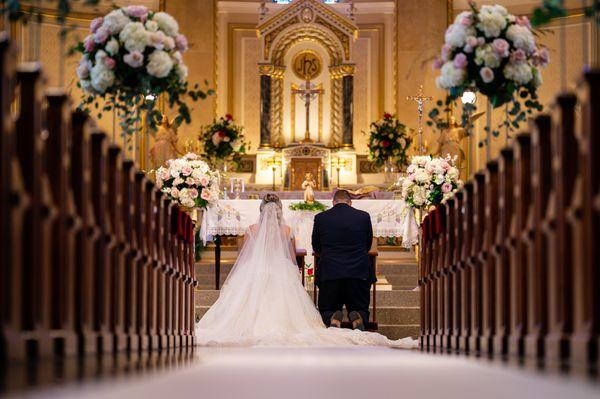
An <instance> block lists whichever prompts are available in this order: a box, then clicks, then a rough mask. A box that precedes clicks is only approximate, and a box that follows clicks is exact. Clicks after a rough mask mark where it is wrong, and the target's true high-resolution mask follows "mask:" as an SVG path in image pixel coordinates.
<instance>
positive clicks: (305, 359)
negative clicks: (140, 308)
mask: <svg viewBox="0 0 600 399" xmlns="http://www.w3.org/2000/svg"><path fill="white" fill-rule="evenodd" d="M149 363H151V362H148V364H149ZM158 363H160V362H156V361H154V364H158ZM145 370H146V371H147V372H139V373H138V372H132V371H131V370H130V372H127V373H114V372H109V373H108V375H105V376H103V377H96V378H89V377H88V378H80V379H79V380H78V381H76V382H70V383H64V384H60V385H53V386H50V387H48V386H45V387H44V388H37V389H32V390H26V391H20V392H19V393H18V394H15V393H13V394H12V395H10V396H8V397H12V398H22V397H28V398H44V399H51V398H61V399H62V398H78V399H87V398H127V399H133V398H143V399H154V398H169V399H174V398H261V399H262V398H302V399H306V398H341V397H343V398H369V399H371V398H372V399H375V398H377V399H384V398H415V399H417V398H418V399H423V398H439V399H442V398H443V399H449V398H460V399H469V398H478V399H481V398H485V399H493V398H511V399H515V398H544V399H551V398H568V399H575V398H595V399H598V398H600V384H599V383H598V381H594V380H590V379H587V378H583V377H574V376H572V375H571V376H568V377H567V376H564V375H560V374H554V373H548V372H546V373H540V372H538V371H535V370H526V369H520V368H519V367H518V366H514V365H511V366H509V365H507V364H505V363H502V362H493V363H490V362H489V361H485V360H478V359H473V358H466V357H462V356H441V355H428V354H423V353H421V352H419V351H408V350H395V349H387V348H350V349H342V348H321V349H316V348H315V349H299V348H298V349H291V348H253V349H244V348H228V349H223V348H200V349H198V350H197V351H196V352H195V353H194V354H193V355H190V356H189V357H187V358H185V359H183V360H181V359H179V360H178V361H168V362H162V366H161V367H157V369H154V370H152V368H149V367H147V368H146V369H145ZM91 374H92V377H93V375H94V374H98V373H96V372H92V373H91ZM98 375H99V374H98Z"/></svg>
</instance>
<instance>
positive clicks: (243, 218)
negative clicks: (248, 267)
mask: <svg viewBox="0 0 600 399" xmlns="http://www.w3.org/2000/svg"><path fill="white" fill-rule="evenodd" d="M281 202H282V204H283V217H284V219H285V222H286V223H287V224H288V225H289V226H290V227H291V228H292V229H293V231H294V235H295V237H296V246H297V247H298V248H303V249H306V250H307V252H308V253H309V254H312V246H311V243H310V238H311V233H312V226H313V220H314V216H315V214H316V212H312V211H293V210H291V209H290V205H291V204H292V203H295V202H298V201H295V200H282V201H281ZM260 203H261V200H222V201H219V203H218V204H217V205H215V206H214V207H212V208H209V209H208V210H206V211H205V212H204V214H203V218H202V224H201V236H202V239H203V240H207V239H210V238H211V237H213V236H223V235H244V233H245V232H246V229H248V226H250V225H251V224H254V223H257V222H258V219H259V207H260ZM352 206H353V207H354V208H356V209H360V210H362V211H365V212H368V213H369V215H371V224H372V225H373V236H374V237H397V238H402V245H403V246H404V247H405V248H410V247H412V246H413V245H415V244H417V242H418V225H417V221H416V220H415V216H414V213H413V212H412V210H411V209H410V207H408V206H407V205H406V204H405V203H404V201H402V200H367V199H363V200H355V201H353V202H352Z"/></svg>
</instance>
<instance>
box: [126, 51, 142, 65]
mask: <svg viewBox="0 0 600 399" xmlns="http://www.w3.org/2000/svg"><path fill="white" fill-rule="evenodd" d="M123 61H124V62H125V63H126V64H127V65H129V66H130V67H132V68H139V67H141V66H142V65H144V54H142V53H140V52H139V51H134V52H131V53H129V54H125V56H123Z"/></svg>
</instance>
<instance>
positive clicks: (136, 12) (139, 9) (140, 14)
mask: <svg viewBox="0 0 600 399" xmlns="http://www.w3.org/2000/svg"><path fill="white" fill-rule="evenodd" d="M125 12H126V13H127V14H128V15H129V16H130V17H134V18H139V19H141V20H142V21H145V20H146V18H148V9H147V8H146V7H144V6H129V7H125Z"/></svg>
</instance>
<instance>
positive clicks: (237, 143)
mask: <svg viewBox="0 0 600 399" xmlns="http://www.w3.org/2000/svg"><path fill="white" fill-rule="evenodd" d="M242 131H243V128H242V127H241V126H239V125H236V124H235V123H234V122H233V117H232V116H231V115H230V114H227V115H225V116H224V117H221V118H219V119H218V120H215V121H214V122H213V123H212V124H210V125H207V126H204V127H202V133H200V137H198V139H199V140H200V142H202V144H203V147H204V156H205V157H206V159H208V160H209V162H210V163H212V165H213V166H216V163H217V162H218V161H228V162H232V163H233V165H234V167H235V168H237V167H239V165H240V162H241V160H242V155H244V154H245V153H246V151H247V150H248V148H249V144H248V143H247V142H246V140H245V138H244V134H243V132H242Z"/></svg>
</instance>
